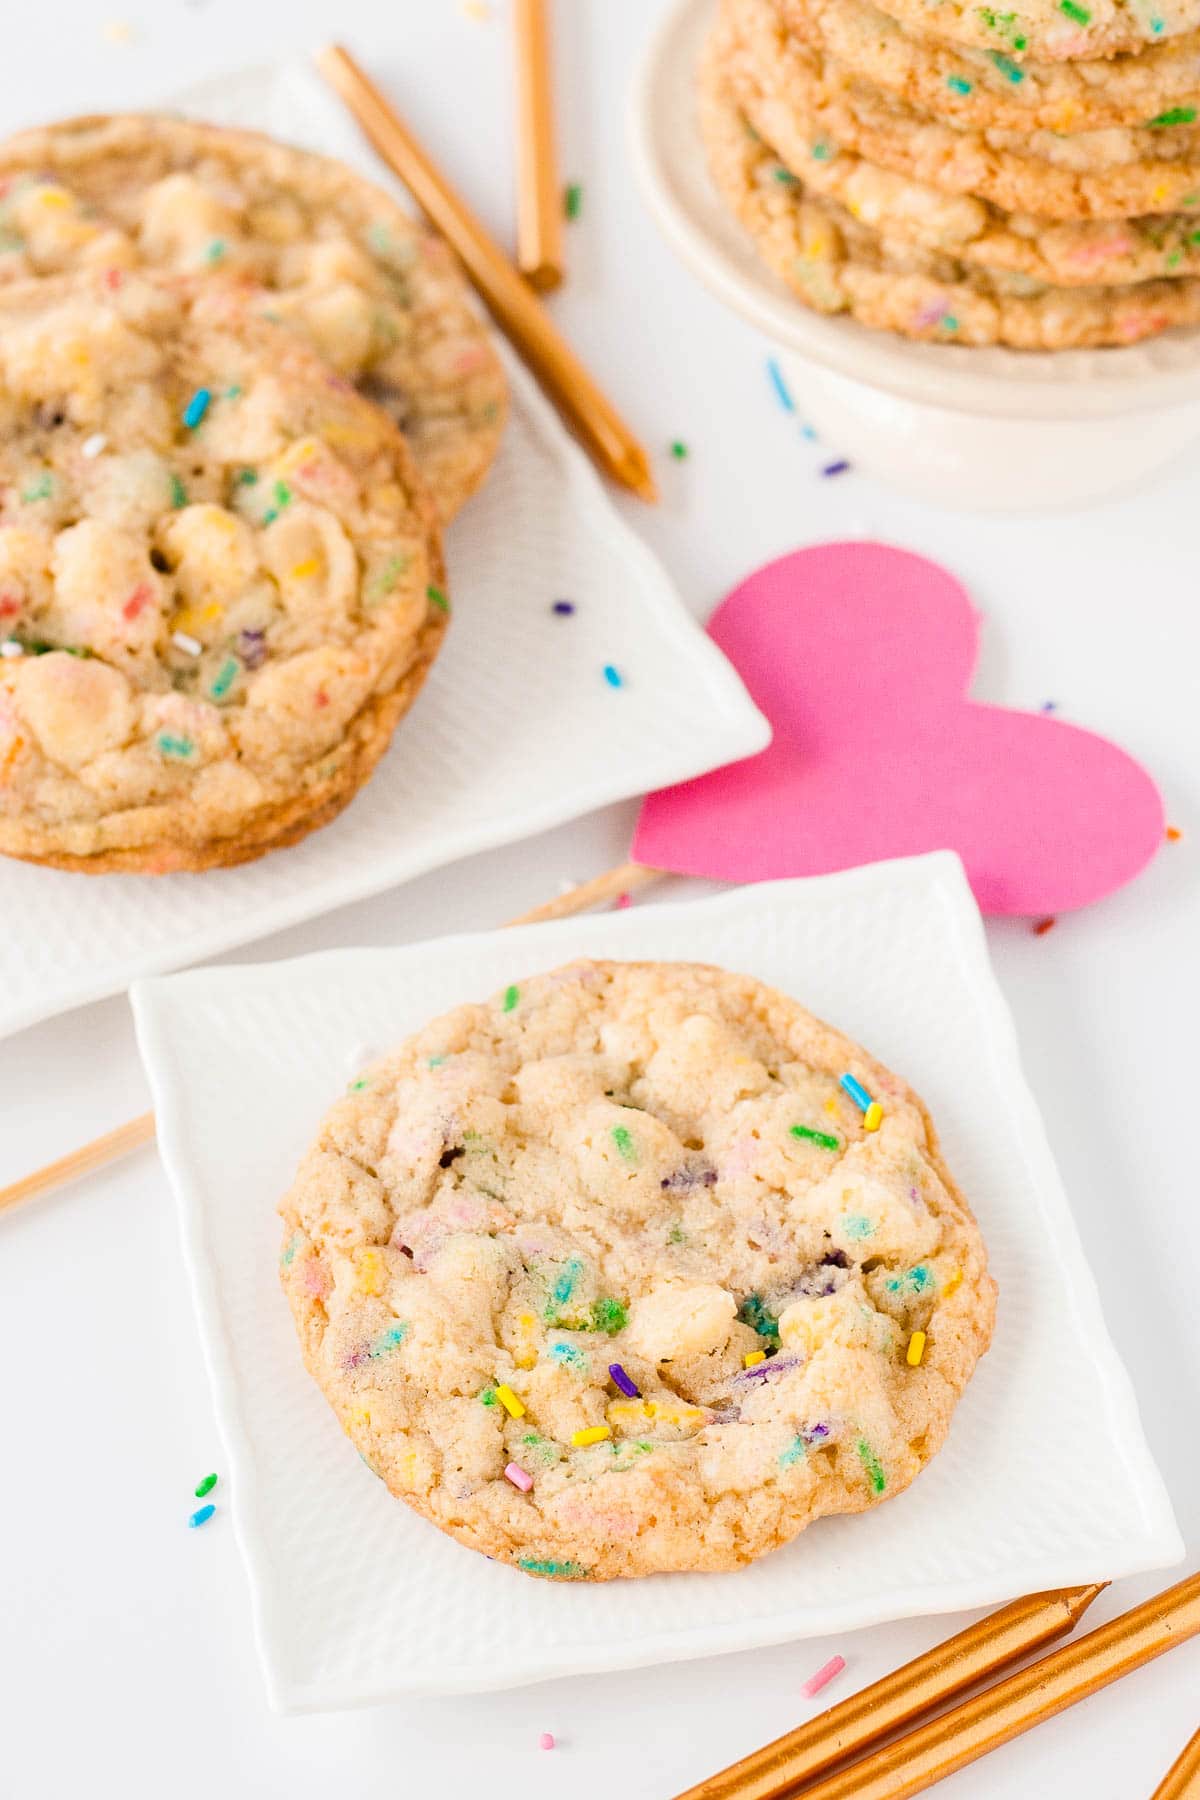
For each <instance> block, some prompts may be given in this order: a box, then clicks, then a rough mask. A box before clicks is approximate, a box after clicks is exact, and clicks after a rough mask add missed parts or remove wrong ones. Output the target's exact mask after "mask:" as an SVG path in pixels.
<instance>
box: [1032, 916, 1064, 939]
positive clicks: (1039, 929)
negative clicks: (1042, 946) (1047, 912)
mask: <svg viewBox="0 0 1200 1800" xmlns="http://www.w3.org/2000/svg"><path fill="white" fill-rule="evenodd" d="M1057 924H1058V920H1057V919H1039V920H1038V922H1037V924H1036V925H1035V926H1034V928H1033V935H1034V937H1045V935H1046V933H1047V932H1048V931H1051V930H1053V928H1054V926H1055V925H1057Z"/></svg>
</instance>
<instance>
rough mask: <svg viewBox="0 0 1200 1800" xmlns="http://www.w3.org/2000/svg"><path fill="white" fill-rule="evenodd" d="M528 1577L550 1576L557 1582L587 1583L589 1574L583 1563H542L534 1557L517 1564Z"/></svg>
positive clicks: (527, 1557)
mask: <svg viewBox="0 0 1200 1800" xmlns="http://www.w3.org/2000/svg"><path fill="white" fill-rule="evenodd" d="M517 1567H518V1568H519V1569H524V1571H525V1573H526V1574H527V1575H550V1576H553V1578H554V1580H556V1581H586V1580H587V1578H588V1572H587V1570H586V1569H585V1568H584V1567H583V1565H582V1563H577V1562H542V1561H541V1560H540V1558H538V1557H534V1556H523V1557H522V1558H521V1560H520V1562H519V1563H518V1564H517Z"/></svg>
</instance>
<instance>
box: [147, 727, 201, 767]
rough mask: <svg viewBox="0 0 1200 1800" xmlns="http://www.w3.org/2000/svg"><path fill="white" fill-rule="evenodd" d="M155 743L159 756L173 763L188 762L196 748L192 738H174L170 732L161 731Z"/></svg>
mask: <svg viewBox="0 0 1200 1800" xmlns="http://www.w3.org/2000/svg"><path fill="white" fill-rule="evenodd" d="M154 741H155V743H156V745H157V746H158V753H159V755H160V756H165V757H167V758H168V759H169V760H171V761H173V762H187V760H188V758H189V757H190V756H191V755H192V754H193V752H194V751H195V748H196V746H195V744H193V742H192V740H191V738H190V737H172V736H171V734H170V732H169V731H160V732H159V734H158V736H157V737H156V738H155V740H154Z"/></svg>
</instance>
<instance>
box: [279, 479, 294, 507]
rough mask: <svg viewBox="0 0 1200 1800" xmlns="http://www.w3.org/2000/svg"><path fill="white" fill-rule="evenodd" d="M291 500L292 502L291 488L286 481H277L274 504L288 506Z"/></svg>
mask: <svg viewBox="0 0 1200 1800" xmlns="http://www.w3.org/2000/svg"><path fill="white" fill-rule="evenodd" d="M291 502H292V490H291V488H290V487H289V486H288V484H287V482H286V481H277V482H276V483H275V504H276V506H278V507H280V508H283V507H285V506H290V505H291Z"/></svg>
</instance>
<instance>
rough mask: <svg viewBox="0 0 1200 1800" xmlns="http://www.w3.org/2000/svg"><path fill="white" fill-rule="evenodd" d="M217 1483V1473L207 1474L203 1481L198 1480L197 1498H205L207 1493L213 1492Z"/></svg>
mask: <svg viewBox="0 0 1200 1800" xmlns="http://www.w3.org/2000/svg"><path fill="white" fill-rule="evenodd" d="M216 1485H217V1478H216V1476H215V1475H206V1476H205V1477H204V1480H203V1481H201V1482H198V1483H197V1484H196V1490H195V1491H196V1498H197V1500H203V1498H204V1496H205V1494H211V1493H212V1491H213V1489H214V1488H215V1487H216Z"/></svg>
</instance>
